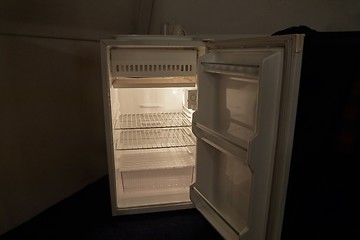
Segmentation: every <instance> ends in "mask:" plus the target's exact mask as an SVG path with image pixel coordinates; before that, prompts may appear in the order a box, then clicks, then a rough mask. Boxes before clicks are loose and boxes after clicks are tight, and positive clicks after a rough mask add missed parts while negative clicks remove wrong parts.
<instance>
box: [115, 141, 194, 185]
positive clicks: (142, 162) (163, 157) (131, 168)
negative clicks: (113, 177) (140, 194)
mask: <svg viewBox="0 0 360 240" xmlns="http://www.w3.org/2000/svg"><path fill="white" fill-rule="evenodd" d="M127 152H128V153H123V155H122V157H120V159H119V168H118V174H119V175H120V177H121V180H122V188H123V192H134V191H149V190H161V189H174V188H187V187H189V186H190V184H192V183H193V180H194V163H195V161H194V152H191V151H190V150H189V149H187V148H180V149H175V150H174V149H172V150H170V149H169V150H164V149H163V150H154V151H150V152H148V153H146V152H145V151H143V150H140V151H127ZM137 152H138V153H137Z"/></svg>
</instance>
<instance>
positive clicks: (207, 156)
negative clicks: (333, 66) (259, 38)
mask: <svg viewBox="0 0 360 240" xmlns="http://www.w3.org/2000/svg"><path fill="white" fill-rule="evenodd" d="M282 61H283V52H282V50H281V49H255V50H253V51H250V50H237V51H235V50H234V51H226V50H224V51H222V50H216V51H213V52H210V53H209V54H207V55H205V56H203V57H202V58H201V60H200V64H201V71H200V72H199V80H198V81H199V88H198V91H199V95H198V96H199V99H198V110H197V111H196V112H195V114H194V121H193V129H194V133H195V134H196V136H197V138H198V139H199V140H198V141H197V159H196V161H197V165H196V167H197V168H196V176H197V179H196V182H195V183H194V185H193V186H192V188H193V190H192V192H193V194H194V195H193V196H194V198H192V200H193V201H194V204H195V206H199V209H201V211H202V213H203V215H204V216H205V217H206V218H207V219H208V220H209V221H210V222H211V223H212V224H213V225H214V226H215V227H216V228H217V230H218V231H219V232H220V233H221V234H222V235H223V236H227V237H231V239H238V238H240V239H243V238H244V239H264V236H265V234H266V223H267V215H268V211H269V202H270V194H271V182H272V181H271V180H272V171H273V163H274V157H275V154H274V153H275V145H276V137H277V127H278V126H277V119H278V109H279V104H280V102H279V101H280V89H281V80H282ZM209 106H211V107H209Z"/></svg>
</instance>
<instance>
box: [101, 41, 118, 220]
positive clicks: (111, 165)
mask: <svg viewBox="0 0 360 240" xmlns="http://www.w3.org/2000/svg"><path fill="white" fill-rule="evenodd" d="M108 53H109V50H108V46H107V44H106V43H105V42H103V41H101V42H100V54H101V69H102V86H103V101H104V118H105V134H106V150H107V160H108V173H109V186H110V198H111V209H112V214H113V215H116V177H115V161H114V151H113V134H112V128H113V127H112V119H111V118H112V113H111V96H110V82H109V79H110V76H109V70H108V69H109V68H108V64H109V54H108Z"/></svg>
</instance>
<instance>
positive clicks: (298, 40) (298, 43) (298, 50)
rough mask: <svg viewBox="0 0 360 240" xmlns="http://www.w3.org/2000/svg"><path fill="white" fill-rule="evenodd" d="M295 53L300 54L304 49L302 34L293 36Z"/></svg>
mask: <svg viewBox="0 0 360 240" xmlns="http://www.w3.org/2000/svg"><path fill="white" fill-rule="evenodd" d="M295 44H296V46H295V52H296V53H301V52H302V51H303V48H304V34H296V35H295Z"/></svg>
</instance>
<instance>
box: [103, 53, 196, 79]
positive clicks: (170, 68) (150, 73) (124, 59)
mask: <svg viewBox="0 0 360 240" xmlns="http://www.w3.org/2000/svg"><path fill="white" fill-rule="evenodd" d="M110 54H111V63H110V73H111V76H112V78H122V77H145V78H148V77H174V76H195V75H196V63H197V49H168V48H167V49H159V48H157V49H151V48H117V47H114V48H112V49H111V50H110Z"/></svg>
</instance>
